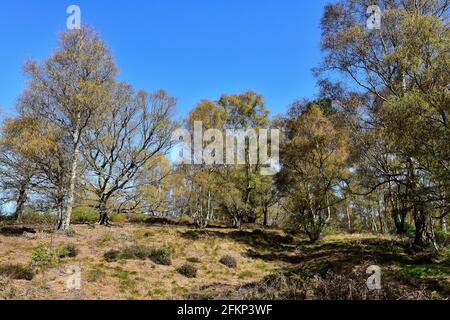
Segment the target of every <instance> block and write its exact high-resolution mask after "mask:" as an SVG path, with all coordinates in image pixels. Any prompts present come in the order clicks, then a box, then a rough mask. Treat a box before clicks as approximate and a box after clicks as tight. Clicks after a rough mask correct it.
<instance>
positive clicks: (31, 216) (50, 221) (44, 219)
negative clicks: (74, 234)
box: [22, 212, 57, 225]
mask: <svg viewBox="0 0 450 320" xmlns="http://www.w3.org/2000/svg"><path fill="white" fill-rule="evenodd" d="M56 220H57V217H56V216H55V215H52V214H50V213H48V212H44V213H38V212H27V213H25V214H24V215H23V217H22V222H23V223H25V224H31V225H33V224H40V225H54V224H55V223H56Z"/></svg>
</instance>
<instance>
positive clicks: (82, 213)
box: [71, 207, 99, 223]
mask: <svg viewBox="0 0 450 320" xmlns="http://www.w3.org/2000/svg"><path fill="white" fill-rule="evenodd" d="M98 217H99V215H98V212H97V210H95V209H94V208H91V207H75V208H73V211H72V218H71V221H72V223H96V222H97V221H98Z"/></svg>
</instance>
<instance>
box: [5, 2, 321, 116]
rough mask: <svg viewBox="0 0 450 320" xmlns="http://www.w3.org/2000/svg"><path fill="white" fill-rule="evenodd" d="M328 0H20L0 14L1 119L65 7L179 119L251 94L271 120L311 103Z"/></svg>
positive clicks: (126, 74) (49, 46)
mask: <svg viewBox="0 0 450 320" xmlns="http://www.w3.org/2000/svg"><path fill="white" fill-rule="evenodd" d="M326 2H329V1H325V0H314V1H304V0H280V1H276V0H270V1H269V0H185V1H182V0H127V1H109V0H96V1H92V0H91V1H88V0H80V1H75V0H71V1H61V0H58V1H55V0H26V1H25V0H16V1H7V2H6V1H2V3H1V6H0V35H1V37H0V41H1V50H0V108H1V113H0V117H3V116H5V115H12V114H13V113H14V103H15V100H16V99H17V97H18V96H19V94H20V92H21V91H22V89H23V86H24V81H25V78H24V76H23V73H22V65H23V63H24V62H25V61H26V60H27V59H29V58H34V59H37V60H42V59H45V58H46V57H47V56H48V55H49V54H50V53H51V51H52V50H53V49H54V48H55V47H56V45H57V34H58V32H60V31H63V30H65V28H66V19H67V17H68V15H67V14H66V8H67V7H68V6H69V5H71V4H76V5H79V6H80V7H81V12H82V22H83V23H87V24H89V25H91V26H92V27H93V28H94V29H96V30H97V31H98V32H100V34H101V36H102V38H103V39H104V40H105V41H106V42H107V43H108V45H109V47H110V48H111V50H112V52H113V53H114V56H115V58H116V63H117V65H118V67H119V69H120V75H119V77H120V79H121V80H125V81H128V82H130V83H131V84H133V85H134V86H135V87H136V88H137V89H141V88H143V89H146V90H148V91H154V90H156V89H159V88H164V89H166V90H167V91H168V92H169V93H170V94H171V95H173V96H175V97H177V98H178V110H179V115H180V116H184V115H185V114H186V113H187V112H188V111H189V110H190V109H192V108H193V107H194V106H195V105H196V104H197V103H198V102H199V101H201V100H202V99H213V100H215V99H218V98H219V96H220V95H221V94H223V93H228V94H231V93H239V92H243V91H245V90H247V89H252V90H254V91H256V92H258V93H261V94H263V95H264V97H265V99H266V104H267V106H268V107H269V109H270V110H271V111H272V114H276V113H282V112H285V111H286V109H287V107H288V105H289V104H290V103H291V102H292V101H293V100H294V99H296V98H302V97H314V95H315V94H316V92H317V88H316V82H315V79H314V77H313V76H312V74H311V69H312V68H313V67H316V66H317V65H318V64H319V63H320V60H321V52H320V34H321V32H320V27H319V24H320V18H321V15H322V12H323V7H324V5H325V3H326Z"/></svg>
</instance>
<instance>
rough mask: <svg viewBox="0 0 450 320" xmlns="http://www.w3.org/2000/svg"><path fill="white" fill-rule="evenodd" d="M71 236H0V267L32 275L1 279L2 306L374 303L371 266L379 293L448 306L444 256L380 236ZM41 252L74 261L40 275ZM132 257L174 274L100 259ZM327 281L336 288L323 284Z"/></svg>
mask: <svg viewBox="0 0 450 320" xmlns="http://www.w3.org/2000/svg"><path fill="white" fill-rule="evenodd" d="M36 229H38V228H36ZM73 231H74V232H73V233H72V234H69V235H66V234H51V233H47V232H45V231H39V232H37V233H36V234H28V233H26V234H25V235H23V234H16V235H14V234H0V267H1V266H2V265H3V266H5V265H8V264H9V265H11V264H20V265H23V266H28V265H30V264H31V265H32V267H33V269H34V270H37V274H36V275H35V276H34V278H33V279H32V280H12V279H10V278H11V277H9V278H8V277H5V276H3V277H0V299H1V298H3V299H182V298H188V299H212V298H218V297H219V298H261V299H266V298H267V299H271V298H278V299H297V298H299V299H301V298H307V299H312V298H371V296H370V295H361V292H359V291H360V290H362V291H364V289H363V288H365V281H366V279H367V277H368V275H366V274H365V270H366V268H367V267H368V266H370V265H378V266H380V267H381V269H382V280H383V285H386V287H388V288H394V289H395V290H396V291H395V290H394V289H393V290H394V291H395V292H396V295H394V297H396V298H405V299H406V298H437V299H445V298H448V297H449V296H450V265H449V261H450V260H449V256H450V254H449V251H448V250H447V249H445V248H444V250H443V251H442V253H441V255H439V256H432V255H429V254H417V253H414V252H412V251H411V249H410V248H409V244H408V242H407V241H406V240H401V239H395V238H392V237H387V236H386V237H379V236H374V235H367V234H352V235H344V234H338V235H329V236H326V237H325V238H324V239H323V240H322V241H320V242H318V243H316V244H311V243H309V242H307V241H306V240H305V239H304V238H302V237H298V236H291V235H287V234H285V233H283V232H282V231H277V230H270V231H268V230H265V231H261V230H244V231H237V230H232V229H225V228H217V229H207V230H195V229H192V228H189V227H188V226H162V225H161V226H157V225H131V224H126V225H123V226H115V227H111V228H104V227H100V226H96V227H93V226H87V225H80V226H74V227H73ZM40 244H41V247H46V248H49V247H51V248H61V247H63V246H66V245H69V244H70V245H74V246H75V247H76V248H77V249H78V251H79V253H78V255H76V257H66V258H64V259H57V261H55V263H54V264H51V265H46V266H44V265H40V264H39V263H37V262H36V248H37V247H39V245H40ZM129 247H139V248H149V249H161V248H164V249H167V250H168V251H169V252H170V253H171V256H172V264H171V265H160V264H156V263H154V262H152V261H151V260H150V259H145V257H144V258H143V259H139V258H133V257H128V259H118V260H117V261H113V262H107V261H106V260H105V258H104V253H105V252H107V251H108V250H111V249H115V250H123V249H124V248H129ZM33 255H34V257H35V258H34V263H32V260H33V259H32V257H33ZM225 255H230V256H232V257H234V258H235V259H236V260H237V267H236V268H230V267H227V266H225V265H223V264H222V263H221V262H220V260H221V258H222V257H223V256H225ZM187 262H188V263H189V264H191V265H193V266H195V267H196V268H197V269H198V271H197V277H195V278H187V277H185V276H183V275H181V274H179V273H178V272H177V269H178V268H179V267H181V266H182V265H184V264H185V263H187ZM72 265H78V266H79V267H80V268H81V272H82V273H81V276H82V287H81V290H68V289H67V286H66V282H67V279H68V277H69V275H68V274H67V268H68V267H69V266H72ZM0 273H1V268H0ZM339 277H341V278H339ZM311 279H314V280H315V282H314V283H311ZM327 279H328V280H330V281H331V282H333V284H329V283H328V284H327V283H326V281H327ZM349 279H350V280H349ZM349 281H350V282H351V284H352V286H353V287H354V288H353V289H352V288H350V291H351V292H350V295H349V293H348V292H347V291H348V290H347V289H345V290H347V291H345V290H344V291H345V292H341V291H342V288H340V289H339V290H338V291H339V292H337V293H334V295H332V294H331V293H330V292H332V291H333V290H329V288H327V286H329V285H331V286H336V285H339V286H340V287H345V288H347V286H348V283H349ZM340 282H342V283H340ZM305 284H310V285H311V286H312V287H305ZM311 288H312V290H311ZM334 289H336V288H334ZM390 290H391V289H390ZM355 291H356V292H359V293H355ZM391 291H392V290H391ZM400 291H401V293H399V292H400ZM305 292H306V293H305ZM324 292H326V294H327V295H328V296H327V295H325V294H324ZM364 292H365V291H364ZM384 297H385V296H384ZM387 297H390V296H389V295H387Z"/></svg>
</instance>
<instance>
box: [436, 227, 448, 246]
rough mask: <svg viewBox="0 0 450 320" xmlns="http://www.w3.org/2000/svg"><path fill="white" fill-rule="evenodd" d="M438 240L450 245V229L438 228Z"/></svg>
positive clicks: (440, 242)
mask: <svg viewBox="0 0 450 320" xmlns="http://www.w3.org/2000/svg"><path fill="white" fill-rule="evenodd" d="M435 236H436V241H437V243H439V244H442V245H446V246H448V245H450V231H448V230H447V231H443V230H436V231H435Z"/></svg>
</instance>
